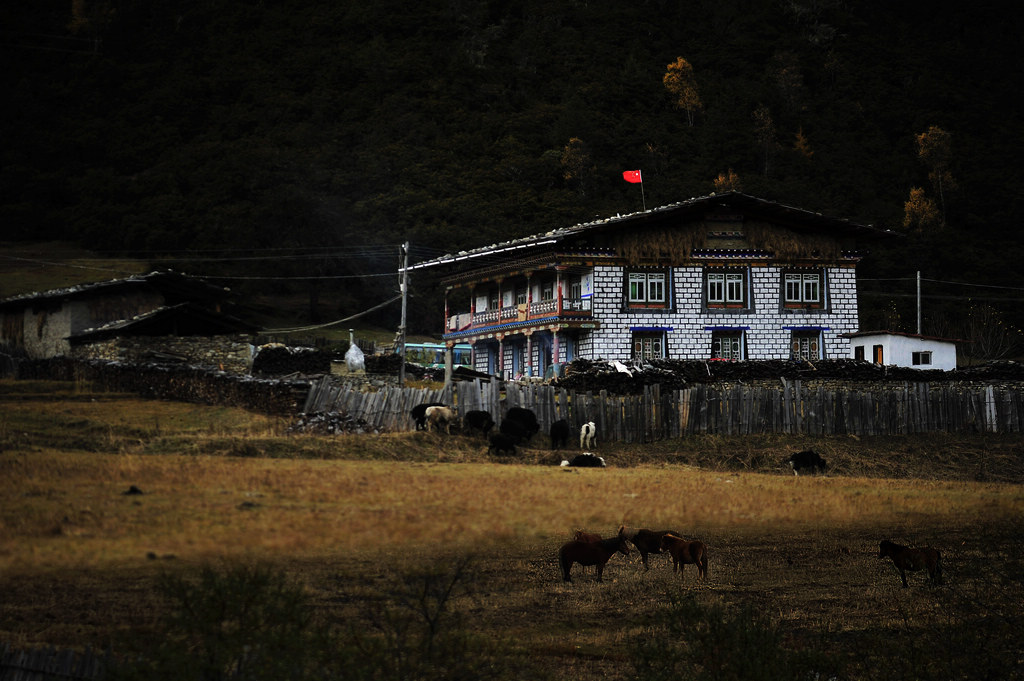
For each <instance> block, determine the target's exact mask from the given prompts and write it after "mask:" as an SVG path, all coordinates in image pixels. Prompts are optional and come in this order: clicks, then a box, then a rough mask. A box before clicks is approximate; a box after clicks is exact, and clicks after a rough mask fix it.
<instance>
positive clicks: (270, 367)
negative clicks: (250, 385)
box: [252, 343, 332, 376]
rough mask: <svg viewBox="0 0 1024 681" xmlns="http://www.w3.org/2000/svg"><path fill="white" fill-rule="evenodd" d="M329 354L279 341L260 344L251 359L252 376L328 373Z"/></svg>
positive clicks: (329, 366) (329, 370)
mask: <svg viewBox="0 0 1024 681" xmlns="http://www.w3.org/2000/svg"><path fill="white" fill-rule="evenodd" d="M331 357H332V356H331V354H330V353H327V352H323V351H320V350H316V349H314V348H304V347H290V346H287V345H281V344H280V343H271V344H268V345H263V346H260V348H259V350H258V351H257V352H256V356H255V357H253V360H252V374H253V376H288V375H291V374H303V375H312V374H328V373H330V372H331Z"/></svg>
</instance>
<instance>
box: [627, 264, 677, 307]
mask: <svg viewBox="0 0 1024 681" xmlns="http://www.w3.org/2000/svg"><path fill="white" fill-rule="evenodd" d="M626 300H627V302H628V303H629V305H631V306H641V307H667V306H668V274H667V273H666V272H664V271H662V272H629V273H627V275H626Z"/></svg>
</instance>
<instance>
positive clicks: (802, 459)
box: [786, 449, 828, 475]
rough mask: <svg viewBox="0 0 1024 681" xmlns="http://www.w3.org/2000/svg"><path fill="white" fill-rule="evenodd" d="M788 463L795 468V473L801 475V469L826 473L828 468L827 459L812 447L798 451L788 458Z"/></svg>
mask: <svg viewBox="0 0 1024 681" xmlns="http://www.w3.org/2000/svg"><path fill="white" fill-rule="evenodd" d="M786 463H788V464H789V467H790V468H792V469H793V475H800V474H801V471H810V472H812V473H816V472H817V473H824V472H825V470H826V469H827V468H828V464H826V463H825V459H823V458H821V456H820V455H819V454H818V453H817V452H815V451H814V450H811V449H808V450H805V451H802V452H796V453H795V454H793V455H791V456H790V457H789V458H788V459H786Z"/></svg>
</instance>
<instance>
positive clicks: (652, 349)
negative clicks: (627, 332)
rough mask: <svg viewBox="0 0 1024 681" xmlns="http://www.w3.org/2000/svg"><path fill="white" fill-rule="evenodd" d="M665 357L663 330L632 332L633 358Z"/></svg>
mask: <svg viewBox="0 0 1024 681" xmlns="http://www.w3.org/2000/svg"><path fill="white" fill-rule="evenodd" d="M662 357H665V332H664V331H635V332H633V359H661V358H662Z"/></svg>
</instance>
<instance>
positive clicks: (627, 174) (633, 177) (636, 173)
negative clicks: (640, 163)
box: [622, 170, 647, 213]
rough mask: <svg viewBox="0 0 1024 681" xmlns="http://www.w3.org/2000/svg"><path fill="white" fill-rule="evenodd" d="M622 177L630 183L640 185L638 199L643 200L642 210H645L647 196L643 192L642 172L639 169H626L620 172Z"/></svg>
mask: <svg viewBox="0 0 1024 681" xmlns="http://www.w3.org/2000/svg"><path fill="white" fill-rule="evenodd" d="M622 179H623V180H625V181H626V182H629V183H630V184H639V185H640V200H641V201H643V206H644V212H645V213H646V212H647V196H646V195H645V194H644V174H643V173H642V172H641V171H640V170H626V171H623V173H622Z"/></svg>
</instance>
